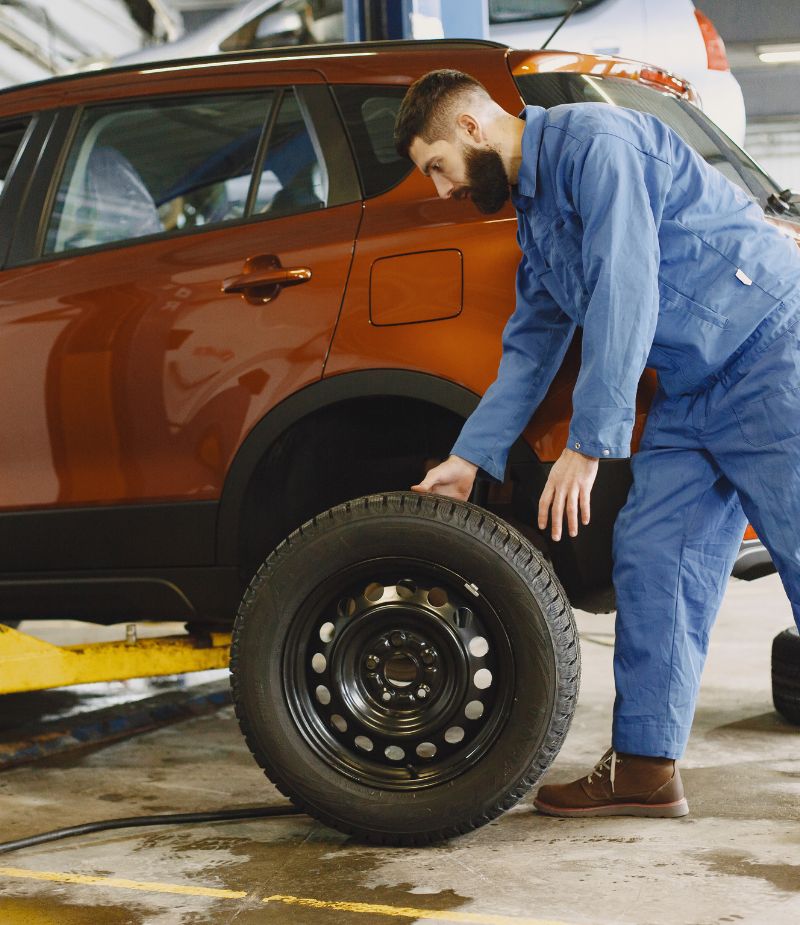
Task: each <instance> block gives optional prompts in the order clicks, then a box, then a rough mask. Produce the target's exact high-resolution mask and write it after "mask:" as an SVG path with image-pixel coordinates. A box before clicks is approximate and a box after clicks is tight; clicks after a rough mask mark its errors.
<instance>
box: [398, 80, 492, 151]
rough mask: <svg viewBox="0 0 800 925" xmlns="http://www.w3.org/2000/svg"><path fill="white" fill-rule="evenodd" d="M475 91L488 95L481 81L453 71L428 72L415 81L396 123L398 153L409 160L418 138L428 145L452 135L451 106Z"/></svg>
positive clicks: (404, 98) (401, 106)
mask: <svg viewBox="0 0 800 925" xmlns="http://www.w3.org/2000/svg"><path fill="white" fill-rule="evenodd" d="M476 90H477V91H478V92H479V93H482V94H485V95H486V96H488V95H489V94H488V92H487V91H486V87H484V85H483V84H482V83H481V82H480V81H479V80H476V79H475V78H474V77H471V76H470V75H469V74H465V73H464V72H463V71H454V70H452V69H450V68H443V69H441V70H438V71H429V72H428V73H427V74H423V76H422V77H420V78H419V80H415V81H414V83H413V84H411V86H410V87H409V88H408V92H407V93H406V95H405V96H404V97H403V102H402V103H401V104H400V110H399V112H398V113H397V119H396V120H395V123H394V144H395V147H396V148H397V153H398V154H399V155H401V156H402V157H408V149H409V148H410V147H411V143H412V142H413V141H414V139H415V138H417V137H419V138H422V140H423V141H424V142H426V143H427V144H431V143H432V142H434V141H438V140H439V139H441V138H448V137H449V136H450V135H451V134H452V132H453V126H452V125H451V124H450V120H449V117H450V116H451V110H452V104H453V103H454V102H455V101H456V100H457V99H458V98H459V97H460V96H461V95H462V94H463V93H464V92H465V91H473V92H474V91H476Z"/></svg>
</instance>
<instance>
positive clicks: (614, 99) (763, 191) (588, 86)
mask: <svg viewBox="0 0 800 925" xmlns="http://www.w3.org/2000/svg"><path fill="white" fill-rule="evenodd" d="M516 81H517V85H518V86H519V89H520V93H521V94H522V98H523V100H524V101H525V102H526V103H528V104H530V105H534V106H544V107H545V108H549V107H550V106H557V105H559V104H561V103H610V104H612V105H616V106H625V107H627V108H628V109H636V110H639V111H640V112H649V113H652V114H653V115H654V116H658V117H659V118H660V119H661V120H662V121H664V122H666V123H667V125H669V127H670V128H672V129H673V130H674V131H675V132H677V134H678V135H680V136H681V138H683V140H684V141H685V142H687V144H690V145H691V146H692V147H693V148H694V149H695V150H696V151H697V152H698V154H700V155H701V156H702V157H703V158H705V160H706V161H707V163H709V164H711V165H712V166H714V167H716V168H717V170H719V171H720V173H722V174H723V175H724V176H725V177H727V178H728V179H729V180H732V181H733V182H734V183H736V184H737V185H738V186H740V187H741V188H742V189H743V190H744V191H745V192H746V193H747V194H748V195H749V196H750V197H751V198H757V199H759V201H760V202H761V204H762V205H765V204H766V200H767V197H768V196H770V195H772V194H777V193H778V192H779V191H780V190H779V187H778V186H777V185H776V184H775V182H774V181H773V180H771V179H770V177H769V176H767V174H765V173H764V172H763V170H761V168H760V167H758V165H757V164H756V163H755V162H754V161H753V160H752V159H751V158H749V157H748V156H747V154H745V152H744V151H742V149H741V148H739V147H737V146H736V145H735V144H734V143H733V142H732V141H731V140H730V139H729V138H727V136H723V135H722V134H721V133H720V130H719V129H718V128H717V127H716V126H715V125H714V124H713V122H711V121H710V119H708V118H707V117H706V116H705V115H704V114H703V113H702V112H701V111H700V110H699V109H698V108H697V107H696V106H694V105H693V104H692V103H689V102H687V101H686V100H682V99H679V98H678V97H676V96H673V95H672V94H670V93H662V92H661V91H659V90H655V89H653V88H651V87H646V86H643V85H642V84H640V83H639V82H637V81H635V80H626V79H624V78H620V77H613V78H603V77H596V76H594V75H591V74H527V75H524V76H521V77H517V78H516Z"/></svg>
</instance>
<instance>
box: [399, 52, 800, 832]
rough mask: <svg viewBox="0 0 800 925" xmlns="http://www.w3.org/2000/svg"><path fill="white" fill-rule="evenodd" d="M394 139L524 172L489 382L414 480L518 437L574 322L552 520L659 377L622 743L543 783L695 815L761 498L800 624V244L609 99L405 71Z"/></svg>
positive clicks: (580, 514)
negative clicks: (506, 95) (690, 755)
mask: <svg viewBox="0 0 800 925" xmlns="http://www.w3.org/2000/svg"><path fill="white" fill-rule="evenodd" d="M395 141H396V144H397V148H398V151H400V152H401V153H403V154H407V155H409V156H410V157H411V159H412V160H413V161H414V163H415V164H416V165H417V166H418V167H419V169H420V170H421V171H422V172H423V173H424V174H425V175H426V176H430V177H431V178H432V179H433V182H434V184H435V186H436V190H437V192H438V194H439V195H440V196H442V197H445V198H447V197H451V196H452V197H455V198H463V197H467V196H468V197H470V198H471V199H472V201H473V202H474V203H475V205H476V206H477V208H478V209H479V210H480V211H481V212H484V213H486V214H491V213H493V212H496V211H498V210H499V209H500V208H502V206H503V204H504V203H505V202H506V200H507V199H508V196H509V195H511V197H512V199H513V203H514V205H515V207H516V209H517V217H518V242H519V245H520V248H521V250H522V259H521V261H520V265H519V270H518V273H517V305H516V309H515V311H514V313H513V314H512V316H511V318H510V319H509V321H508V323H507V325H506V328H505V331H504V333H503V356H502V360H501V363H500V368H499V370H498V375H497V379H496V381H495V382H494V383H493V384H492V386H491V387H490V388H489V389H488V391H487V392H486V394H485V395H484V397H483V399H482V401H481V402H480V404H479V405H478V407H477V408H476V410H475V411H474V413H473V414H472V415H471V417H470V418H469V420H468V421H467V422H466V424H465V425H464V428H463V430H462V431H461V434H460V436H459V438H458V440H457V442H456V444H455V446H454V447H453V449H452V455H451V456H450V457H449V458H448V459H447V460H445V461H444V462H443V463H442V464H441V465H439V466H437V467H436V468H434V469H432V470H431V471H430V472H428V473H427V475H426V477H425V478H424V480H423V481H422V482H421V483H420V484H419V485H416V486H413V487H414V488H415V490H417V491H434V492H438V493H439V494H444V495H448V496H450V497H454V498H460V499H466V498H467V497H468V495H469V493H470V490H471V488H472V484H473V481H474V478H475V474H476V471H477V469H478V468H481V469H483V470H485V471H486V472H487V473H488V474H489V475H490V476H492V477H493V478H495V479H498V480H502V478H503V472H504V469H505V462H506V457H507V454H508V450H509V448H510V446H511V445H512V444H513V442H514V441H515V440H516V439H517V437H518V435H519V434H520V432H521V431H522V429H523V427H524V426H525V424H526V423H527V421H528V420H529V418H530V417H531V415H532V413H533V412H534V410H535V409H536V407H537V405H538V404H539V402H540V401H541V399H542V397H543V396H544V394H545V392H546V390H547V388H548V386H549V384H550V382H551V380H552V378H553V376H554V375H555V372H556V371H557V369H558V367H559V365H560V364H561V361H562V359H563V357H564V353H565V351H566V349H567V346H568V344H569V342H570V339H571V337H572V335H573V333H574V331H575V328H576V326H578V325H580V326H581V327H582V328H583V347H582V360H581V369H580V374H579V376H578V380H577V383H576V385H575V389H574V392H573V417H572V421H571V426H570V431H569V438H568V442H567V446H566V448H565V449H564V452H563V453H562V455H561V457H560V458H559V459H558V460H557V461H556V463H555V464H554V465H553V467H552V469H551V471H550V476H549V478H548V480H547V484H546V486H545V488H544V491H543V493H542V496H541V499H540V502H539V512H538V524H539V528H540V529H542V530H544V529H545V528H546V527H547V521H548V517H549V519H550V523H551V531H552V532H551V535H552V538H553V539H554V540H559V539H560V538H561V532H562V523H563V521H564V518H566V524H567V528H568V531H569V534H570V536H575V535H576V534H577V532H578V523H579V519H580V522H581V523H583V524H588V523H589V517H590V492H591V489H592V485H593V482H594V479H595V476H596V474H597V467H598V459H601V458H604V459H607V458H619V457H626V456H628V455H629V454H630V439H631V431H632V427H633V422H634V408H635V396H636V388H637V384H638V382H639V379H640V377H641V374H642V372H643V370H644V367H645V366H650V367H653V368H654V369H656V371H657V373H658V379H659V389H658V392H657V394H656V396H655V399H654V401H653V405H652V408H651V410H650V413H649V416H648V420H647V426H646V428H645V433H644V436H643V439H642V441H641V445H640V448H639V452H638V453H637V454H635V455H634V457H633V459H632V461H631V465H632V470H633V486H632V488H631V492H630V495H629V497H628V501H627V503H626V505H625V507H624V509H623V510H622V512H621V513H620V515H619V518H618V520H617V524H616V527H615V532H614V585H615V589H616V595H617V623H616V645H615V653H614V673H615V683H616V693H617V696H616V701H615V705H614V722H613V730H612V748H611V749H610V750H609V751H608V752H607V753H606V754H605V755H604V756H603V758H601V759H600V761H599V762H598V764H597V765H596V766H595V768H594V769H593V770H592V772H591V773H590V774H588V775H587V776H586V777H583V778H581V779H579V780H577V781H574V782H573V783H570V784H566V785H563V786H545V787H542V788H541V789H540V790H539V793H538V795H537V799H536V806H537V807H538V809H539V810H540V811H542V812H545V813H549V814H553V815H559V816H590V815H623V814H624V815H642V816H681V815H684V814H685V813H687V812H688V805H687V803H686V800H685V798H684V793H683V787H682V784H681V780H680V775H679V772H678V769H677V766H676V759H678V758H680V757H681V756H682V754H683V751H684V748H685V745H686V742H687V739H688V736H689V731H690V727H691V722H692V717H693V714H694V705H695V700H696V696H697V691H698V687H699V682H700V674H701V670H702V667H703V663H704V660H705V655H706V648H707V643H708V634H709V631H710V629H711V626H712V624H713V622H714V618H715V616H716V613H717V610H718V608H719V605H720V602H721V598H722V594H723V592H724V589H725V585H726V583H727V579H728V576H729V575H730V571H731V568H732V565H733V561H734V557H735V555H736V552H737V549H738V547H739V543H740V541H741V538H742V534H743V531H744V527H745V524H746V522H747V520H748V519H749V520H750V522H751V523H752V524H753V525H754V526H755V528H756V530H757V531H758V534H759V536H760V537H761V539H762V540H763V541H764V543H765V544H766V546H767V547H768V549H769V551H770V553H771V555H772V559H773V561H774V562H775V564H776V566H777V568H778V571H779V572H780V575H781V578H782V580H783V584H784V587H785V589H786V591H787V594H788V595H789V598H790V600H791V604H792V608H793V612H794V617H795V620H796V621H797V623H798V625H800V527H799V526H798V525H800V323H799V322H800V254H798V249H797V248H796V246H795V245H794V244H793V243H792V242H791V241H790V240H789V239H787V238H786V237H785V236H784V235H782V234H781V233H780V232H779V231H778V230H777V229H775V228H774V227H772V226H771V225H769V223H767V222H766V221H765V220H764V217H763V214H762V213H761V210H760V209H759V208H758V206H757V205H756V204H754V203H752V202H751V201H750V200H749V199H748V197H747V196H746V195H745V194H744V193H743V192H742V191H741V190H740V189H739V188H738V187H736V186H735V185H734V184H732V183H730V182H729V181H728V180H726V179H725V178H724V177H723V176H722V175H721V174H720V173H719V172H717V171H716V170H715V169H714V168H712V167H709V166H708V165H707V164H706V163H705V161H703V160H702V158H700V157H699V156H698V155H697V154H695V152H694V151H693V150H692V149H691V148H690V147H689V146H688V145H687V144H686V143H684V142H683V141H682V140H681V139H680V138H679V137H678V136H677V135H676V134H675V133H674V132H673V131H672V130H671V129H669V128H668V127H667V126H666V125H665V124H664V123H663V122H661V121H660V120H658V119H657V118H655V117H653V116H650V115H647V114H643V113H638V112H633V111H631V110H627V109H622V108H619V107H614V106H608V105H605V104H594V103H582V104H573V105H564V106H556V107H554V108H552V109H549V110H544V109H542V108H541V107H536V106H528V107H526V108H525V110H524V112H523V113H522V115H521V117H520V118H517V117H515V116H513V115H511V114H509V113H508V112H506V111H505V110H503V109H502V108H501V107H500V106H499V105H498V104H497V103H496V102H495V101H494V100H492V99H491V97H490V96H489V95H488V93H487V92H486V90H485V89H484V88H483V86H482V85H481V84H480V83H478V81H476V80H474V79H473V78H472V77H470V76H468V75H466V74H463V73H460V72H458V71H451V70H442V71H433V72H431V73H429V74H427V75H425V76H424V77H422V78H421V79H420V80H418V81H417V82H416V83H415V84H414V85H413V86H412V87H411V88H410V89H409V91H408V94H407V95H406V97H405V99H404V101H403V104H402V107H401V109H400V112H399V114H398V118H397V123H396V127H395Z"/></svg>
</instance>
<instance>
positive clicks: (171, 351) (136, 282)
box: [0, 71, 361, 568]
mask: <svg viewBox="0 0 800 925" xmlns="http://www.w3.org/2000/svg"><path fill="white" fill-rule="evenodd" d="M140 80H141V78H140ZM218 83H219V87H220V88H219V89H217V86H216V85H214V84H210V83H209V82H208V81H205V82H203V81H198V80H196V79H193V80H189V79H187V80H185V81H181V80H180V79H176V77H175V76H174V75H170V77H169V78H168V79H167V78H165V79H164V80H163V82H162V83H159V82H158V81H156V82H153V83H151V82H148V83H147V85H146V95H145V94H144V93H143V85H142V84H141V82H138V83H137V84H136V85H135V86H132V88H131V90H130V91H129V95H127V96H123V97H122V98H119V94H117V96H118V98H116V99H114V100H112V101H105V100H101V99H97V100H89V101H87V102H86V103H85V104H84V105H82V106H80V107H78V108H77V109H76V110H75V111H74V112H71V113H68V114H66V113H62V114H61V119H62V121H64V120H66V119H67V117H68V119H69V128H68V130H66V131H65V133H64V134H65V143H64V145H63V149H62V150H50V151H48V152H46V154H45V156H44V157H43V158H42V160H41V161H40V164H39V171H40V172H39V174H37V182H35V183H34V184H33V186H32V189H31V192H30V194H29V196H28V201H27V203H26V216H25V219H24V221H22V222H20V223H19V232H18V234H17V235H16V236H15V239H14V242H13V244H12V246H11V254H10V258H9V260H8V263H7V265H6V267H5V269H3V270H2V272H0V352H2V355H3V357H4V362H3V364H2V365H1V366H0V388H2V392H3V394H5V395H13V396H15V403H14V404H15V407H14V410H13V411H12V412H11V415H12V418H13V420H11V421H9V419H8V418H7V419H6V425H7V424H9V423H11V424H12V426H11V427H10V428H9V427H8V426H0V457H1V458H2V459H3V472H4V477H3V479H2V480H0V509H6V510H10V509H16V510H20V509H27V508H45V509H46V508H48V507H50V508H54V507H56V506H57V507H63V506H64V505H70V506H75V505H78V506H85V505H93V506H95V505H109V506H117V505H119V504H121V503H124V504H126V505H131V504H135V503H137V502H139V503H142V502H149V503H152V502H161V501H178V502H188V501H198V500H203V499H211V500H213V499H216V498H218V496H219V494H220V491H221V486H222V483H223V480H224V476H225V473H226V470H227V467H228V464H229V462H230V460H231V459H232V457H233V455H234V454H235V452H236V450H237V448H238V447H239V445H240V444H241V442H242V440H243V438H244V436H245V435H246V434H247V432H248V430H249V429H250V428H251V427H252V426H253V424H254V423H255V422H256V421H258V420H259V419H260V418H261V417H262V416H263V415H264V413H265V412H266V411H267V410H268V409H269V408H271V407H273V406H274V405H275V404H276V403H278V402H279V401H280V400H281V399H282V398H284V397H286V396H287V395H288V394H290V393H292V392H293V391H295V390H297V389H299V388H301V387H302V386H304V385H305V384H307V383H310V382H312V381H314V380H315V379H318V378H319V377H320V375H321V373H322V366H323V360H324V357H325V355H326V352H327V349H328V345H329V343H330V339H331V335H332V331H333V328H334V324H335V321H336V318H337V315H338V312H339V307H340V302H341V298H342V293H343V291H344V285H345V280H346V277H347V272H348V269H349V266H350V261H351V257H352V250H353V241H354V238H355V235H356V229H357V225H358V221H359V217H360V209H361V205H360V192H359V190H358V185H357V177H356V175H355V171H354V167H353V165H352V162H351V160H350V155H349V151H348V149H347V146H346V143H345V141H344V139H343V138H342V137H341V130H340V129H339V128H338V127H337V123H336V119H335V112H334V109H333V103H332V101H331V98H330V94H329V91H328V90H327V88H326V87H325V86H324V84H323V82H322V80H321V78H320V77H319V76H318V75H317V74H316V73H313V72H300V71H292V72H283V73H275V72H273V73H271V74H270V73H265V72H260V73H258V74H257V75H253V74H252V73H251V75H249V76H248V77H247V79H246V80H239V81H238V82H236V83H235V85H232V83H231V81H230V80H227V81H219V82H218ZM53 134H54V137H55V138H56V139H58V137H59V132H54V133H53ZM51 147H52V145H51ZM51 173H52V182H46V181H47V180H49V176H50V174H51ZM0 416H2V413H1V412H0ZM71 558H72V559H74V560H75V561H74V563H73V564H75V565H79V564H80V560H81V558H82V557H81V556H80V555H79V554H74V553H73V555H72V556H71ZM112 558H113V557H112ZM89 564H92V565H94V564H96V563H95V562H92V563H89ZM45 566H46V563H43V562H39V563H38V566H37V567H40V568H41V567H45ZM54 567H55V566H54Z"/></svg>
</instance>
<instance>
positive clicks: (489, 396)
mask: <svg viewBox="0 0 800 925" xmlns="http://www.w3.org/2000/svg"><path fill="white" fill-rule="evenodd" d="M516 288H517V301H516V308H515V309H514V313H513V314H512V315H511V317H510V318H509V319H508V322H507V323H506V326H505V328H504V330H503V355H502V358H501V360H500V366H499V368H498V371H497V378H496V379H495V381H494V382H493V383H492V384H491V385H490V386H489V388H488V389H487V390H486V392H485V393H484V396H483V398H482V399H481V401H480V403H479V404H478V407H477V408H476V409H475V410H474V411H473V412H472V414H471V415H470V417H469V418H468V419H467V421H466V423H465V424H464V427H463V429H462V431H461V434H460V435H459V438H458V440H457V441H456V443H455V445H454V446H453V449H452V450H451V453H452V454H454V455H455V456H460V457H462V458H463V459H467V460H469V461H470V462H471V463H474V464H475V465H476V466H479V467H480V468H481V469H483V470H484V471H485V472H487V473H488V474H489V475H490V476H491V477H492V478H494V479H497V481H502V480H503V476H504V473H505V468H506V459H507V458H508V452H509V450H510V448H511V446H512V444H513V443H514V441H515V440H516V439H517V437H518V436H519V435H520V434H521V433H522V430H523V428H524V427H525V425H526V424H527V423H528V421H529V420H530V418H531V415H532V414H533V412H534V411H535V410H536V408H537V407H538V405H539V403H540V402H541V400H542V398H543V397H544V394H545V392H546V391H547V389H548V388H549V386H550V383H551V382H552V381H553V377H554V376H555V374H556V372H558V369H559V367H560V366H561V363H562V361H563V359H564V354H565V353H566V351H567V347H568V346H569V343H570V341H571V339H572V335H573V334H574V332H575V323H574V322H573V321H572V319H571V318H569V317H568V316H567V315H566V314H565V313H564V312H563V311H562V310H561V309H560V308H559V306H558V305H557V304H556V302H555V301H554V300H553V297H552V296H551V295H550V293H549V292H548V291H547V289H545V287H544V286H543V285H542V284H541V283H540V282H539V280H538V278H537V277H536V275H535V274H534V272H533V270H532V269H531V267H530V264H529V263H528V260H527V257H525V256H524V255H523V257H522V260H521V261H520V264H519V268H518V269H517V287H516Z"/></svg>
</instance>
